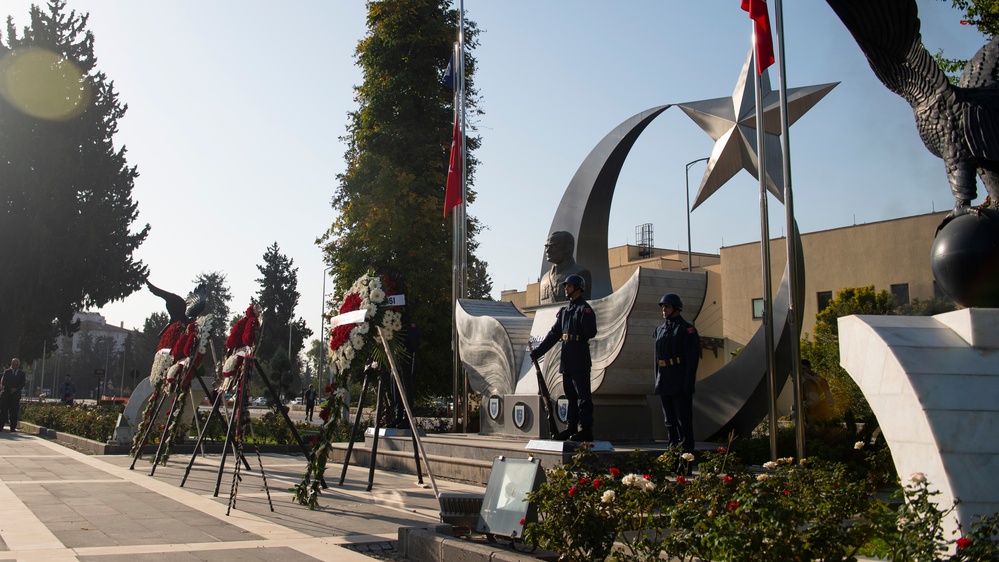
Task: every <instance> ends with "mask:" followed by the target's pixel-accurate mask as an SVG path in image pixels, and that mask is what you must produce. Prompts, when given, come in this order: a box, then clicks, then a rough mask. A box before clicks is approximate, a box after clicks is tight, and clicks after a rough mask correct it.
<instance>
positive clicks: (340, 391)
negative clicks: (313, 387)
mask: <svg viewBox="0 0 999 562" xmlns="http://www.w3.org/2000/svg"><path fill="white" fill-rule="evenodd" d="M333 395H334V396H336V397H337V398H339V399H341V400H342V399H343V397H344V396H347V389H346V388H343V387H340V388H338V389H336V392H334V393H333Z"/></svg>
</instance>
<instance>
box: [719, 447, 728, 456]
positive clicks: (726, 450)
mask: <svg viewBox="0 0 999 562" xmlns="http://www.w3.org/2000/svg"><path fill="white" fill-rule="evenodd" d="M718 452H719V453H721V454H723V455H724V454H726V453H728V449H726V448H725V447H718Z"/></svg>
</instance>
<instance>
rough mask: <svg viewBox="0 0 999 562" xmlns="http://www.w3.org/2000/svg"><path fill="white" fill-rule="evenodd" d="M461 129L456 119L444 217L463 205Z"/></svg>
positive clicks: (448, 170)
mask: <svg viewBox="0 0 999 562" xmlns="http://www.w3.org/2000/svg"><path fill="white" fill-rule="evenodd" d="M461 164H462V162H461V128H460V127H459V126H458V117H457V116H455V118H454V136H453V137H452V139H451V160H450V162H449V164H448V168H447V187H446V188H445V189H444V216H445V217H447V214H448V212H449V211H450V210H451V209H453V208H454V207H455V205H457V204H458V203H461V196H462V193H461V173H462V169H461Z"/></svg>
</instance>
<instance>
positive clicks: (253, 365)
mask: <svg viewBox="0 0 999 562" xmlns="http://www.w3.org/2000/svg"><path fill="white" fill-rule="evenodd" d="M254 370H255V371H256V372H257V374H258V375H260V379H261V380H262V381H263V383H264V386H266V387H267V391H268V393H269V394H270V396H271V398H272V399H273V400H274V403H276V404H280V403H281V400H280V395H279V394H278V393H277V390H275V388H274V385H272V384H271V382H270V379H268V378H267V375H266V374H265V373H264V371H263V369H262V368H261V367H260V364H259V363H258V362H257V360H256V359H255V358H253V357H249V356H248V357H245V358H244V359H243V364H242V366H241V367H240V368H239V370H238V371H237V374H236V375H235V376H232V377H226V378H225V379H223V382H222V386H221V387H220V388H219V391H218V393H217V394H216V397H215V402H214V404H213V405H212V411H211V412H210V413H209V414H208V419H207V420H206V421H205V425H204V427H202V429H201V435H199V436H198V442H197V444H196V445H195V448H194V452H193V453H192V455H191V459H190V461H189V462H188V463H187V468H186V469H185V470H184V477H183V479H182V480H181V482H180V486H181V488H183V487H184V484H186V483H187V478H188V477H189V476H190V474H191V468H192V467H193V466H194V460H195V459H196V458H197V455H198V449H199V447H200V446H201V444H202V442H203V441H204V440H205V435H206V434H207V432H208V427H209V424H210V423H211V421H212V419H213V418H214V417H215V415H216V414H219V413H220V409H221V406H222V403H223V402H224V400H225V394H226V392H227V391H229V390H232V389H234V388H235V389H237V394H236V396H237V398H236V400H235V401H234V404H233V410H232V412H231V413H230V414H229V419H228V420H227V424H226V425H227V428H228V429H227V431H226V439H225V444H224V445H223V448H222V458H221V460H220V462H219V469H218V476H217V478H216V481H215V492H214V494H213V495H214V496H215V497H218V495H219V489H220V488H221V486H222V474H223V473H224V471H225V461H226V458H227V457H228V454H229V451H230V448H231V450H232V451H233V453H234V456H235V458H236V459H237V466H236V472H235V473H234V475H233V476H234V484H233V490H232V492H231V493H232V497H231V498H230V501H234V500H235V491H236V488H237V486H236V479H237V478H238V470H239V464H240V463H241V464H242V466H245V467H246V469H247V470H250V465H249V463H248V462H247V461H246V457H245V456H244V455H243V454H242V437H243V431H242V429H241V428H242V426H241V424H244V423H245V424H249V416H248V415H247V412H246V407H247V401H248V400H249V396H248V395H247V392H248V386H249V379H250V377H251V375H252V373H253V371H254ZM278 409H279V410H280V412H281V414H282V416H283V417H284V420H285V423H286V424H287V425H288V429H289V430H291V434H292V437H294V439H295V441H296V442H297V443H298V446H299V447H300V448H301V449H302V452H303V453H304V454H305V456H306V458H308V459H309V460H310V461H311V460H312V453H311V451H309V449H308V448H307V447H306V446H305V442H304V441H302V437H301V436H300V435H299V433H298V429H296V428H295V424H294V423H293V422H292V421H291V418H290V417H289V416H288V412H287V410H285V409H284V408H283V407H280V408H278ZM220 415H221V414H220ZM251 427H252V426H251ZM237 428H239V431H237ZM254 447H256V446H254ZM257 458H258V460H259V459H260V453H259V451H258V452H257ZM261 472H263V465H262V464H261ZM264 480H265V487H266V476H265V477H264ZM320 484H321V485H322V487H323V488H327V487H328V486H327V485H326V482H325V480H321V481H320ZM269 500H270V492H269V491H268V501H269ZM230 508H231V506H230ZM271 509H272V511H273V506H272V507H271Z"/></svg>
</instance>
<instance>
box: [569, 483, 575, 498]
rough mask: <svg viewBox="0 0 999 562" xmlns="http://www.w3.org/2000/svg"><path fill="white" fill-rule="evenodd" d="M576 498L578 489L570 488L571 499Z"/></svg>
mask: <svg viewBox="0 0 999 562" xmlns="http://www.w3.org/2000/svg"><path fill="white" fill-rule="evenodd" d="M575 496H576V487H575V486H573V487H572V488H569V497H570V498H572V497H575Z"/></svg>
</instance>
